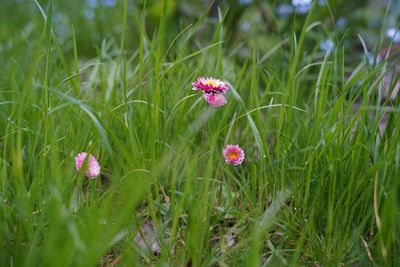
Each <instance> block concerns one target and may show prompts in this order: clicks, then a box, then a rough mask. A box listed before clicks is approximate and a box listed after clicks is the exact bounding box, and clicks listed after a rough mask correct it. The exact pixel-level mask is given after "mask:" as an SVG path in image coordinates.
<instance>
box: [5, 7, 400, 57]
mask: <svg viewBox="0 0 400 267" xmlns="http://www.w3.org/2000/svg"><path fill="white" fill-rule="evenodd" d="M48 2H49V1H47V0H38V3H39V4H40V5H41V6H42V7H43V8H46V7H47V5H48ZM165 3H166V8H167V13H166V14H167V16H168V18H167V27H166V38H167V40H170V41H172V40H173V39H174V38H175V37H176V35H177V34H179V32H180V30H182V28H184V27H185V26H187V25H189V24H190V23H191V22H194V21H196V20H197V19H198V18H199V17H201V16H202V15H204V14H205V11H207V10H208V9H209V12H208V13H207V16H208V17H209V18H208V19H207V20H206V21H205V22H206V23H205V25H204V30H203V31H204V34H208V35H212V34H213V31H214V25H215V21H216V20H218V19H220V18H221V17H223V19H224V30H225V31H226V32H227V34H228V35H227V36H228V37H229V38H228V41H227V42H228V43H227V45H228V46H229V47H232V48H237V47H238V45H239V46H241V49H238V50H237V52H238V53H239V55H240V54H242V55H244V56H248V55H250V54H251V50H252V48H255V49H256V51H259V52H260V53H266V52H268V51H269V50H270V49H271V48H272V47H274V46H275V45H277V44H278V43H280V42H281V41H282V36H289V35H291V34H292V32H291V29H293V28H294V29H297V30H298V31H300V29H301V26H302V25H303V22H304V21H305V19H306V18H307V15H308V13H309V12H298V10H296V8H295V7H294V6H293V5H292V1H290V0H287V1H257V0H215V1H209V0H194V1H177V0H167V1H165ZM388 4H389V1H388V0H385V1H365V0H354V1H346V0H334V1H333V0H317V1H314V2H313V7H312V8H313V11H312V19H313V20H314V21H320V22H321V25H323V26H322V27H316V28H315V30H314V31H313V34H314V35H315V40H316V42H318V40H320V39H321V36H322V37H323V39H324V38H325V39H326V38H336V36H334V34H335V33H342V34H343V33H345V32H347V33H346V34H348V35H351V37H352V38H347V39H348V40H349V39H350V40H352V41H347V43H346V44H345V47H348V48H349V50H350V51H349V54H350V55H354V53H352V50H353V49H359V50H362V49H361V46H360V42H359V39H358V37H357V34H358V33H359V34H361V36H362V37H363V39H365V40H366V42H367V44H368V45H369V46H370V47H371V48H372V47H373V46H374V45H375V44H376V42H377V41H378V40H379V37H380V36H381V35H382V32H381V29H383V30H385V29H386V28H388V27H396V26H397V23H398V18H399V15H400V1H398V0H394V1H391V6H390V7H389V8H388ZM123 5H124V0H82V1H69V0H56V1H54V6H55V9H54V14H53V20H54V26H55V27H54V28H55V32H56V34H57V36H58V38H59V39H60V40H67V39H69V38H71V36H72V32H73V29H74V30H75V34H76V39H77V42H78V45H79V51H80V54H81V55H86V56H88V57H90V56H93V55H94V54H96V53H98V51H96V48H98V47H100V44H101V42H102V41H103V40H104V38H110V39H111V38H112V37H120V35H121V32H122V10H123ZM127 5H128V12H129V16H128V17H129V18H128V25H127V28H128V36H127V38H128V42H127V43H128V47H131V48H132V49H134V48H136V47H135V46H137V45H138V42H136V41H135V40H137V39H138V32H139V30H138V28H137V27H138V25H137V24H136V23H135V19H134V16H142V17H145V21H146V25H143V27H145V28H146V30H147V32H149V34H152V33H153V34H154V33H155V32H156V31H157V28H158V25H159V21H160V17H161V14H162V11H163V8H164V1H158V0H150V1H145V0H138V1H127ZM0 7H1V8H0V26H1V27H0V40H3V39H4V38H6V37H7V38H9V36H10V33H9V31H12V30H15V31H19V30H20V29H25V30H26V31H27V32H30V31H36V34H40V32H39V31H38V29H33V28H32V27H31V26H30V25H32V21H33V20H38V19H42V18H41V15H40V11H39V9H38V7H37V5H36V4H35V1H33V0H2V1H1V3H0ZM387 9H388V11H389V12H388V17H387V24H388V25H384V22H383V20H382V18H383V17H384V16H385V12H386V10H387ZM116 10H120V12H118V11H116ZM306 11H308V10H306ZM138 14H140V15H138ZM132 15H134V16H132ZM10 25H12V27H10ZM6 26H8V27H6ZM293 26H294V27H293ZM66 48H68V47H66ZM70 49H71V50H72V47H70Z"/></svg>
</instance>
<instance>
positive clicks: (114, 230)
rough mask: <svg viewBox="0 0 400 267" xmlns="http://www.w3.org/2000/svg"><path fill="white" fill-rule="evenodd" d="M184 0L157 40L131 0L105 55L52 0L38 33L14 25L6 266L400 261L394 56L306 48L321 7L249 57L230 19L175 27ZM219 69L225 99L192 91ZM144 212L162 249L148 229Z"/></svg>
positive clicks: (4, 120)
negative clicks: (91, 168) (219, 103)
mask: <svg viewBox="0 0 400 267" xmlns="http://www.w3.org/2000/svg"><path fill="white" fill-rule="evenodd" d="M167 2H168V1H164V5H163V13H162V14H163V15H162V16H161V19H160V24H159V27H158V30H156V32H155V34H154V35H149V34H148V32H147V31H146V30H145V29H146V23H145V22H146V21H145V15H144V14H145V10H137V11H135V13H134V14H128V12H127V1H126V0H125V1H124V4H123V10H122V13H121V14H123V15H122V16H121V25H123V26H121V27H122V33H123V34H122V38H121V39H120V40H114V39H111V40H106V41H104V42H103V43H102V45H101V46H100V47H98V48H97V50H96V51H97V56H96V57H94V58H91V59H84V58H83V57H80V54H79V40H77V39H76V37H75V35H73V36H71V38H69V39H68V40H66V41H65V42H63V43H62V42H60V40H59V39H58V37H57V35H56V34H54V32H53V31H52V19H51V18H52V12H53V11H52V10H53V2H52V1H50V4H49V5H48V6H47V8H45V7H44V6H43V7H42V8H43V17H42V20H39V19H37V20H35V21H32V25H33V26H32V28H33V29H32V30H30V31H23V30H21V31H19V32H16V33H14V35H13V36H7V38H8V39H7V42H8V43H9V45H3V46H1V50H2V51H3V52H2V53H3V54H4V55H5V57H3V58H2V59H1V60H0V68H1V76H0V77H1V81H0V107H1V109H0V129H1V132H0V133H1V138H0V148H1V164H0V166H1V171H0V173H1V177H0V180H1V191H0V197H1V199H0V200H1V201H0V217H1V220H0V226H1V227H0V229H1V235H0V242H1V244H2V249H1V252H0V262H1V265H2V266H64V265H65V266H94V265H98V264H100V265H107V264H121V265H127V266H131V265H149V264H155V263H158V264H162V265H167V266H168V265H169V266H184V265H192V266H209V265H220V266H233V265H237V266H243V265H249V266H260V265H262V266H266V265H271V266H280V265H324V266H330V265H332V266H335V265H342V264H343V265H359V266H365V265H392V264H393V265H394V264H395V263H396V262H398V261H399V258H398V253H397V252H398V250H399V249H400V248H399V245H400V244H399V239H398V236H399V234H400V233H399V222H400V220H399V196H398V192H399V186H400V182H399V181H400V180H399V179H398V175H399V173H400V154H399V149H400V136H399V135H400V132H399V128H398V127H399V126H398V122H399V120H400V117H399V109H398V101H396V102H395V103H388V101H386V102H387V103H386V104H392V107H391V108H390V109H386V106H385V105H384V106H382V105H380V104H379V102H380V99H379V98H377V97H376V90H377V88H379V87H382V79H383V77H384V74H385V73H386V72H388V71H389V69H390V62H389V61H388V60H384V61H383V63H381V64H379V65H378V64H376V65H374V66H369V65H368V64H367V62H363V61H362V62H360V63H359V65H358V66H355V67H354V66H353V67H350V65H349V64H348V62H347V60H346V56H345V51H344V48H343V46H342V44H341V43H340V41H339V40H340V39H339V37H338V38H337V39H338V40H337V41H338V42H337V44H336V49H335V50H334V51H332V52H328V53H326V54H323V53H321V52H319V50H318V48H317V47H315V48H314V47H309V46H307V45H306V44H305V41H306V40H307V39H309V38H310V37H309V36H310V34H311V33H312V32H313V31H314V30H315V29H316V28H318V27H320V25H319V24H318V23H315V21H312V20H311V17H309V18H308V19H307V20H306V22H305V24H304V26H303V30H302V31H301V32H300V33H288V35H287V36H284V37H282V40H284V38H287V39H286V40H287V42H282V43H280V45H279V46H277V47H276V52H274V53H273V54H267V55H262V54H259V53H258V52H257V51H256V50H255V49H253V50H252V56H251V57H250V58H247V59H245V60H244V61H240V60H237V59H236V58H235V50H233V51H232V50H231V48H232V47H231V46H229V44H227V43H226V42H224V41H225V38H226V35H225V31H224V27H223V20H224V16H225V15H226V13H224V12H222V11H221V10H220V13H219V17H218V19H217V20H211V19H209V18H208V17H207V16H206V12H205V13H204V16H202V17H201V18H200V19H199V21H197V22H196V23H194V24H191V25H185V27H183V28H182V31H181V32H180V33H179V34H178V35H177V36H174V37H171V36H165V32H166V27H168V22H167V17H166V16H165V14H166V12H167ZM37 5H38V7H40V5H39V3H37ZM39 14H40V12H39V9H37V16H39ZM129 23H131V24H132V25H134V27H135V28H136V29H137V30H138V35H137V38H135V41H134V43H129V42H128V41H127V40H128V38H126V35H127V34H129V32H126V27H127V25H128V24H129ZM205 27H206V28H207V29H208V28H213V29H214V31H213V33H212V35H207V34H204V32H203V31H204V28H205ZM78 28H79V25H74V26H73V31H72V32H75V31H76V30H77V29H78ZM198 36H202V38H201V39H200V38H199V37H198ZM344 38H345V37H344ZM129 40H130V39H129ZM171 40H173V41H171ZM66 47H69V48H70V49H67V48H66ZM287 47H289V50H288V49H287ZM202 75H206V76H214V77H218V78H221V79H224V80H226V81H228V82H229V83H230V89H231V90H230V92H231V93H230V94H229V96H228V104H227V105H226V106H224V107H222V108H220V109H212V108H209V107H207V105H206V103H205V102H204V100H203V99H202V97H201V95H199V94H198V93H196V92H195V91H192V90H191V82H192V81H194V80H195V79H196V78H197V77H198V76H202ZM393 86H394V85H393ZM392 89H393V88H392ZM355 103H360V108H359V109H358V110H356V111H354V110H353V106H354V104H355ZM371 111H373V112H374V116H373V117H371V115H370V113H371ZM385 112H386V113H387V114H388V116H389V123H388V126H387V128H386V130H385V132H384V134H383V135H380V134H379V124H380V120H381V118H382V116H383V115H384V113H385ZM228 143H237V144H240V146H241V147H243V148H244V150H245V152H246V159H245V162H244V164H242V165H241V166H236V167H234V166H230V165H228V164H226V163H225V162H224V160H223V157H222V149H223V147H224V146H225V145H226V144H228ZM81 151H88V152H90V153H92V154H93V155H95V156H96V157H97V158H98V159H99V162H100V164H101V167H102V175H101V177H98V178H97V179H88V178H85V177H84V175H83V173H82V172H80V173H78V172H76V170H75V165H74V157H75V156H76V154H77V153H79V152H81ZM145 222H151V224H152V225H153V231H154V234H155V236H156V238H157V240H158V243H159V246H160V251H161V252H160V253H152V251H151V246H152V244H148V245H149V246H148V247H147V248H146V247H140V246H139V245H138V244H137V242H135V241H134V240H135V237H137V235H138V233H139V232H140V229H141V227H142V225H143V224H144V223H145ZM232 237H233V239H232ZM229 238H231V239H229ZM143 239H145V240H144V241H146V237H143ZM232 240H234V241H232ZM229 241H230V242H229Z"/></svg>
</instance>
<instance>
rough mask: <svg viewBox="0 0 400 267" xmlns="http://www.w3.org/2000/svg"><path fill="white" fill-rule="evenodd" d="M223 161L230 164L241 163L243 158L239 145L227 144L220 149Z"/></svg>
mask: <svg viewBox="0 0 400 267" xmlns="http://www.w3.org/2000/svg"><path fill="white" fill-rule="evenodd" d="M222 154H223V155H224V158H225V161H226V162H227V163H229V164H231V165H239V164H242V162H243V160H244V156H245V154H244V151H243V149H242V148H240V146H239V145H227V146H226V147H225V149H224V150H223V151H222Z"/></svg>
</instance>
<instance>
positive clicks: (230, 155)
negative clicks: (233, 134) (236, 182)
mask: <svg viewBox="0 0 400 267" xmlns="http://www.w3.org/2000/svg"><path fill="white" fill-rule="evenodd" d="M227 156H228V158H230V159H234V160H237V159H238V158H239V153H237V152H236V151H230V152H228V155H227Z"/></svg>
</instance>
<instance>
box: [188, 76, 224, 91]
mask: <svg viewBox="0 0 400 267" xmlns="http://www.w3.org/2000/svg"><path fill="white" fill-rule="evenodd" d="M192 85H193V90H202V91H203V92H204V93H212V92H213V93H225V92H226V91H228V89H229V88H228V85H227V84H226V82H224V81H221V80H219V79H214V78H213V77H199V78H198V79H197V80H196V81H195V82H193V83H192Z"/></svg>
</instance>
